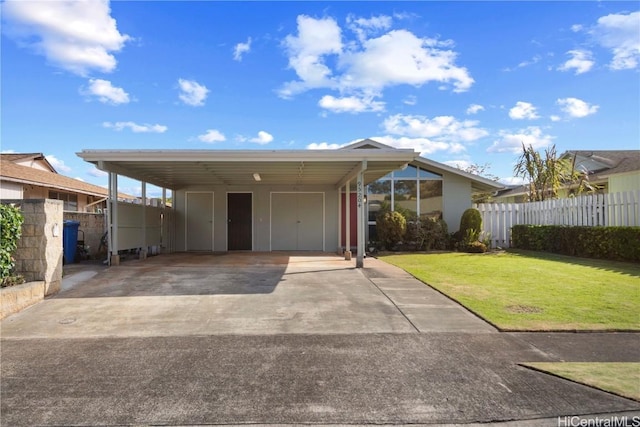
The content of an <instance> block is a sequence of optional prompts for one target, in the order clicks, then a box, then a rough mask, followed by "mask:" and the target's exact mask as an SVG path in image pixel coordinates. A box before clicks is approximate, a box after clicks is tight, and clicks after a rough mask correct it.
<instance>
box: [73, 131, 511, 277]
mask: <svg viewBox="0 0 640 427" xmlns="http://www.w3.org/2000/svg"><path fill="white" fill-rule="evenodd" d="M78 156H80V157H81V158H82V159H84V160H85V161H88V162H91V163H93V164H95V165H96V166H97V167H98V168H99V169H101V170H104V171H106V172H108V173H109V175H110V179H109V184H110V186H109V187H110V192H111V194H115V192H116V191H117V176H118V175H122V176H126V177H129V178H133V179H137V180H140V181H141V182H142V183H143V186H142V188H143V192H144V188H145V184H146V183H150V184H153V185H155V186H158V187H160V188H162V189H170V190H171V191H172V211H173V212H172V215H171V216H172V221H173V224H172V229H173V233H174V237H173V239H174V240H175V241H174V242H173V244H172V246H173V248H174V250H177V251H234V250H246V251H301V250H307V251H325V252H328V251H336V250H339V251H340V250H341V249H346V250H349V249H351V248H352V247H354V248H356V250H357V256H358V258H357V262H356V265H358V266H361V265H362V257H363V253H364V248H365V243H366V239H367V235H369V234H372V233H375V212H376V210H378V209H380V206H381V204H382V203H383V202H385V201H386V202H387V203H389V206H402V207H403V208H404V209H409V210H412V211H414V212H416V214H428V215H431V216H434V217H441V218H443V219H444V220H445V221H446V222H447V223H448V225H449V227H450V231H455V230H457V229H458V226H459V222H460V217H461V215H462V213H463V212H464V210H465V209H467V208H469V207H471V195H472V193H474V192H486V191H492V192H493V191H496V190H498V189H499V188H501V187H502V186H501V185H500V184H498V183H496V182H494V181H491V180H488V179H486V178H482V177H479V176H476V175H472V174H469V173H466V172H463V171H461V170H458V169H456V168H452V167H450V166H447V165H444V164H441V163H438V162H435V161H433V160H429V159H426V158H423V157H420V156H419V153H417V152H415V151H414V150H411V149H396V148H393V147H390V146H387V145H384V144H380V143H378V142H376V141H372V140H370V139H367V140H363V141H360V142H357V143H354V144H351V145H349V146H346V147H343V148H341V149H337V150H273V151H267V150H83V151H81V152H80V153H78ZM163 193H164V191H163ZM143 197H144V194H143ZM346 200H349V201H350V202H349V203H346ZM117 210H118V206H117V204H112V205H111V211H112V212H111V215H110V219H109V223H110V226H111V229H112V230H114V231H115V232H113V233H112V239H114V240H115V241H111V242H110V251H111V255H112V256H117V251H118V250H119V249H123V247H122V245H121V244H119V240H121V238H122V237H123V233H122V232H121V231H118V223H119V222H121V221H123V218H122V215H119V214H118V212H117ZM142 215H145V214H144V213H143V214H142ZM346 218H349V219H350V220H349V221H346ZM129 223H130V224H131V223H132V222H131V221H130V222H129ZM144 234H145V233H144V232H143V233H142V234H141V235H144ZM140 247H142V248H146V243H144V244H141V245H140Z"/></svg>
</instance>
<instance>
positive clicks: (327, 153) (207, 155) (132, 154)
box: [76, 149, 418, 163]
mask: <svg viewBox="0 0 640 427" xmlns="http://www.w3.org/2000/svg"><path fill="white" fill-rule="evenodd" d="M76 154H77V155H78V157H80V158H82V159H83V160H85V161H87V162H92V163H93V162H99V161H105V162H126V161H137V162H140V161H154V162H202V161H225V162H278V161H282V162H294V161H303V162H323V161H331V162H342V161H360V160H373V161H375V160H391V161H406V162H410V161H412V160H414V159H415V158H416V157H417V155H418V153H416V152H415V151H413V150H410V149H407V150H389V151H387V150H379V149H377V150H354V151H353V152H350V151H337V150H295V151H284V150H282V151H281V150H277V151H266V150H265V151H260V150H252V151H236V150H83V151H81V152H79V153H76Z"/></svg>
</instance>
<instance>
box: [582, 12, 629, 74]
mask: <svg viewBox="0 0 640 427" xmlns="http://www.w3.org/2000/svg"><path fill="white" fill-rule="evenodd" d="M638 28H640V12H633V13H629V14H624V13H620V14H610V15H606V16H602V17H600V18H599V19H598V23H597V24H596V25H595V27H594V28H592V29H591V31H590V34H591V35H592V36H593V37H594V38H595V40H596V41H597V42H598V43H599V44H600V45H601V46H603V47H605V48H607V49H610V50H611V53H612V54H613V58H612V60H611V62H610V64H609V67H610V68H611V69H613V70H627V69H634V68H637V67H638V63H639V62H640V37H639V36H638Z"/></svg>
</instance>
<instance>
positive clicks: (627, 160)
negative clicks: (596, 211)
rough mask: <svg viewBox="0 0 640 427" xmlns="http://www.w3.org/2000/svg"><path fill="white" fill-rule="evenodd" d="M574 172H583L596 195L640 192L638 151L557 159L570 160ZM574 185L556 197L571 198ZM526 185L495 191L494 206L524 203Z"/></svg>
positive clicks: (589, 153)
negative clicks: (573, 165)
mask: <svg viewBox="0 0 640 427" xmlns="http://www.w3.org/2000/svg"><path fill="white" fill-rule="evenodd" d="M574 157H575V169H576V170H577V171H579V172H582V173H585V174H586V177H587V178H588V181H589V184H590V185H592V186H594V187H596V188H597V190H596V191H597V192H598V193H602V194H608V193H621V192H625V191H638V190H640V150H595V151H592V150H578V151H567V152H565V153H564V154H562V156H560V158H563V159H568V160H569V161H573V159H574ZM576 187H577V185H576V184H571V185H567V186H565V187H563V188H562V189H561V190H560V191H559V197H561V198H565V197H571V196H573V195H575V193H576ZM527 195H528V185H519V186H512V187H509V188H507V189H505V190H501V191H498V193H497V194H496V195H495V196H494V197H493V198H492V201H493V202H496V203H521V202H526V201H527Z"/></svg>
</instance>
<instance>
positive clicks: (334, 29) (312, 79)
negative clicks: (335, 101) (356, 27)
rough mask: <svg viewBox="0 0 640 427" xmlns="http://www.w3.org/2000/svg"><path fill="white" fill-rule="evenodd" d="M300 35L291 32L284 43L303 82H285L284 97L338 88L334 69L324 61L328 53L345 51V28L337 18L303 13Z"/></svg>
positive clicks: (299, 25) (292, 64)
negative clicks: (343, 41) (332, 76)
mask: <svg viewBox="0 0 640 427" xmlns="http://www.w3.org/2000/svg"><path fill="white" fill-rule="evenodd" d="M297 22H298V35H297V36H293V35H288V36H287V37H286V38H285V40H284V46H285V49H286V51H287V54H288V55H289V67H290V68H292V69H293V70H295V72H296V74H297V75H298V77H299V78H300V80H299V81H292V82H288V83H285V85H284V87H283V88H282V89H281V90H280V96H282V97H285V98H287V97H291V96H293V95H295V94H297V93H300V92H304V91H305V90H307V89H312V88H320V87H334V86H335V82H332V79H331V74H332V73H331V70H330V69H329V67H327V65H326V64H325V63H324V58H323V56H324V55H329V54H339V53H341V52H342V31H341V29H340V27H339V26H338V24H337V23H336V21H335V20H334V19H333V18H323V19H314V18H311V17H309V16H306V15H299V16H298V19H297Z"/></svg>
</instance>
